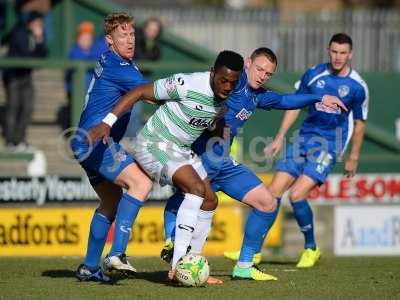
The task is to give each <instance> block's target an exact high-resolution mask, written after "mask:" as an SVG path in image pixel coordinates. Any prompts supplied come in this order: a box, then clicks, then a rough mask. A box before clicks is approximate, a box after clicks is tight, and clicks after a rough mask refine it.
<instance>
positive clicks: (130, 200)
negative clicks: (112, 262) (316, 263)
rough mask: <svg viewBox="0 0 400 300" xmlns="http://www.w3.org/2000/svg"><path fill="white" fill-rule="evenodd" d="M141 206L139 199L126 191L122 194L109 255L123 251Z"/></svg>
mask: <svg viewBox="0 0 400 300" xmlns="http://www.w3.org/2000/svg"><path fill="white" fill-rule="evenodd" d="M142 206H143V202H142V201H139V200H138V199H136V198H134V197H132V196H131V195H128V194H127V193H124V194H122V198H121V201H120V202H119V205H118V210H117V215H116V218H115V231H114V240H113V244H112V248H111V251H110V254H109V255H110V256H115V255H119V254H122V253H125V251H126V247H127V246H128V242H129V238H130V235H131V231H132V225H133V223H134V222H135V219H136V216H137V214H138V212H139V210H140V208H141V207H142Z"/></svg>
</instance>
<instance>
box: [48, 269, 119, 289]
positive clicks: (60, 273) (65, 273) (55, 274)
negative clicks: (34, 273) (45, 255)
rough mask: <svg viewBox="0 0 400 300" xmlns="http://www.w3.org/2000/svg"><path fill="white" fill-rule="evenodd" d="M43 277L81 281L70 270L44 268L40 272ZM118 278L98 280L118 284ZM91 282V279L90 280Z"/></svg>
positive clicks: (108, 283) (107, 283)
mask: <svg viewBox="0 0 400 300" xmlns="http://www.w3.org/2000/svg"><path fill="white" fill-rule="evenodd" d="M42 276H43V277H51V278H74V279H76V282H78V283H79V282H82V281H79V280H78V279H77V278H76V277H75V271H71V270H46V271H43V272H42ZM119 280H120V279H119V278H111V281H110V282H98V283H99V284H105V285H115V284H118V281H119ZM90 282H93V281H90Z"/></svg>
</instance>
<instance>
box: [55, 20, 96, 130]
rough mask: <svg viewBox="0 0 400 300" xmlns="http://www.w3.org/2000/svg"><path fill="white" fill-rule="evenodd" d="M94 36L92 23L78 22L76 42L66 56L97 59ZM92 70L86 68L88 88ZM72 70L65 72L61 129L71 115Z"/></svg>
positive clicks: (77, 58) (86, 84) (73, 58)
mask: <svg viewBox="0 0 400 300" xmlns="http://www.w3.org/2000/svg"><path fill="white" fill-rule="evenodd" d="M94 36H95V28H94V24H93V23H92V22H89V21H84V22H81V23H79V25H78V26H77V28H76V42H75V43H74V44H73V45H72V46H71V48H70V50H69V54H68V58H69V59H71V60H89V61H94V60H97V56H96V55H95V54H94V52H93V49H94V45H93V43H94ZM92 73H93V70H88V71H87V72H86V75H85V87H86V88H88V87H89V84H90V80H91V79H92V75H93V74H92ZM72 74H73V71H72V70H68V71H67V72H66V73H65V90H66V93H67V99H68V103H67V106H63V107H61V108H60V110H59V112H58V122H59V123H60V124H61V126H62V128H63V129H67V128H69V127H70V125H71V124H70V115H71V104H72V89H73V86H72Z"/></svg>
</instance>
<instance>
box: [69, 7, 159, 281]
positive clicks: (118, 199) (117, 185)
mask: <svg viewBox="0 0 400 300" xmlns="http://www.w3.org/2000/svg"><path fill="white" fill-rule="evenodd" d="M104 31H105V38H106V41H107V43H108V46H109V51H107V52H105V53H103V54H102V55H101V58H100V60H99V61H98V63H97V66H96V68H95V71H94V73H95V74H94V76H93V79H92V81H91V83H90V86H89V89H88V93H87V95H86V101H85V105H84V108H83V111H82V114H81V118H80V121H79V125H78V130H76V133H75V134H74V136H73V138H72V141H71V148H72V150H73V152H74V156H75V158H76V159H77V160H78V162H79V163H80V165H81V166H82V168H83V169H84V170H85V172H86V174H87V176H88V177H89V181H90V183H91V185H92V186H93V188H94V190H95V191H96V193H97V195H98V196H99V198H100V205H99V207H98V208H97V209H96V211H95V213H94V215H93V218H92V222H91V224H90V231H89V238H88V246H87V252H86V256H85V259H84V262H83V263H82V264H81V265H80V266H79V267H78V269H77V271H76V276H77V278H78V279H79V280H81V281H101V282H107V281H110V278H109V277H108V276H106V275H105V274H103V273H102V272H101V270H100V268H99V264H100V259H101V255H102V252H103V248H104V245H105V242H106V239H107V234H108V231H109V229H110V227H111V224H112V223H113V221H114V219H115V215H116V213H117V208H118V207H119V209H118V213H125V211H128V210H127V209H126V208H127V207H133V209H131V210H130V212H131V213H133V214H135V215H136V214H137V213H138V211H139V209H140V207H141V206H142V205H143V201H144V200H145V199H146V197H147V195H148V193H149V192H150V190H151V187H152V181H151V180H150V179H149V178H148V176H147V175H146V174H145V173H144V172H143V171H142V170H141V169H140V168H139V167H138V165H137V164H136V162H135V160H134V158H133V157H132V156H131V155H130V154H129V153H128V152H126V151H125V150H124V149H122V147H121V146H120V145H119V143H118V142H119V141H120V140H121V138H122V136H123V135H124V134H125V131H126V127H127V125H128V122H129V118H130V112H128V113H126V114H124V115H123V116H121V117H120V118H119V119H118V121H116V123H115V125H114V126H113V128H112V130H111V137H112V141H110V142H109V143H107V144H104V143H102V142H101V141H99V142H97V143H95V144H94V145H93V146H90V145H89V144H88V143H87V140H86V139H87V131H88V130H89V129H90V128H91V127H93V126H94V125H96V124H98V123H99V122H101V121H102V120H103V122H105V121H104V120H106V121H107V122H113V121H115V120H113V116H112V115H110V114H108V112H109V111H110V110H111V109H112V108H113V107H114V105H115V104H116V102H117V101H118V100H119V98H120V97H121V96H122V95H123V94H124V93H125V92H127V91H128V90H130V89H132V88H134V87H137V86H139V85H143V84H145V83H147V81H146V80H145V79H144V78H143V76H142V74H141V73H140V71H139V69H138V68H137V67H136V65H135V64H134V63H133V61H132V58H133V55H134V50H135V29H134V22H133V18H132V17H131V16H129V15H127V14H126V13H113V14H110V15H108V16H107V17H106V18H105V21H104ZM122 188H125V189H126V192H123V191H122ZM118 204H119V206H118ZM132 211H133V212H132ZM132 218H133V216H132ZM117 223H118V222H117ZM120 227H121V226H120V224H116V226H115V228H116V230H119V228H120ZM118 266H119V267H120V268H121V269H123V270H126V271H135V270H134V268H133V267H132V266H131V265H130V264H129V262H128V261H127V260H126V257H125V255H124V254H121V255H120V256H119V257H118Z"/></svg>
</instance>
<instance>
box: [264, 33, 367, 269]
mask: <svg viewBox="0 0 400 300" xmlns="http://www.w3.org/2000/svg"><path fill="white" fill-rule="evenodd" d="M352 48H353V42H352V39H351V37H350V36H348V35H347V34H345V33H338V34H335V35H333V36H332V38H331V40H330V42H329V47H328V54H329V59H330V60H329V62H328V63H324V64H320V65H316V66H314V67H312V68H310V69H308V70H307V72H306V73H305V74H304V75H303V76H302V77H301V80H300V82H299V83H298V88H297V93H299V94H302V93H312V94H314V95H323V94H325V93H329V94H332V95H336V96H338V97H339V98H340V99H341V100H342V101H343V103H344V104H345V105H346V106H347V107H348V108H349V111H348V112H347V113H343V112H340V111H339V110H337V109H330V108H327V107H326V106H325V105H323V104H321V103H316V104H314V105H310V106H309V110H308V116H307V118H306V119H305V120H304V122H303V124H302V125H301V127H300V132H299V135H298V136H297V138H296V140H295V141H294V142H293V144H292V145H290V146H289V147H288V149H287V151H286V155H285V157H283V158H282V159H281V160H279V161H278V162H277V163H276V165H275V170H276V174H275V176H274V178H273V181H272V183H271V185H270V189H271V191H272V192H273V193H274V194H275V195H276V196H278V197H281V196H282V195H283V193H284V192H285V191H287V190H288V189H289V188H290V189H291V190H290V193H289V199H290V202H291V204H292V207H293V211H294V216H295V218H296V221H297V223H298V225H299V227H300V230H301V232H302V233H303V234H304V238H305V245H304V251H303V252H302V255H301V256H300V260H299V262H298V264H297V267H298V268H309V267H313V266H314V265H315V263H316V262H317V261H318V260H319V258H320V256H321V253H320V249H319V248H318V247H317V245H316V242H315V237H314V222H313V213H312V210H311V207H310V205H309V204H308V202H307V197H308V194H309V193H310V191H311V190H313V189H314V188H315V187H316V186H318V185H321V184H323V183H324V182H325V180H326V178H327V176H328V175H329V173H330V172H332V169H333V167H334V165H335V163H336V161H337V159H338V158H340V157H341V156H342V155H343V153H344V151H345V150H346V147H347V145H348V144H349V143H350V141H351V150H350V153H349V155H348V158H347V160H346V162H345V174H347V176H348V177H352V176H354V175H355V173H356V171H357V166H358V160H359V157H360V150H361V145H362V143H363V139H364V128H365V121H366V120H367V114H368V100H369V93H368V87H367V84H366V83H365V82H364V80H363V79H362V78H361V76H360V75H359V74H358V73H357V72H356V71H355V70H354V69H352V68H351V66H350V60H351V58H352ZM299 112H300V111H298V110H294V111H288V112H286V113H285V116H284V118H283V120H282V123H281V126H280V129H279V131H278V134H277V135H276V137H275V139H274V141H273V143H272V144H271V146H269V147H267V148H266V149H265V152H266V156H267V157H269V156H270V155H271V151H272V154H276V153H278V152H279V150H280V149H281V148H282V145H283V141H284V137H285V134H286V133H287V131H288V129H289V128H290V126H291V125H292V124H293V123H294V122H295V120H296V118H297V116H298V115H299Z"/></svg>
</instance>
